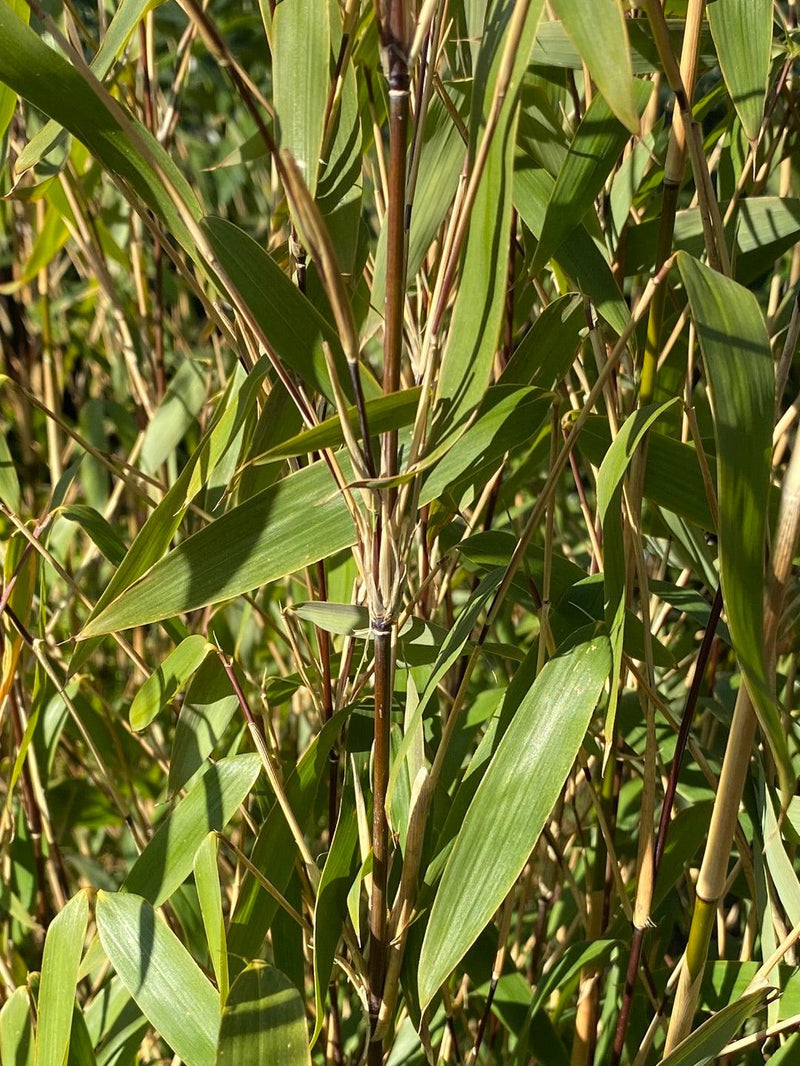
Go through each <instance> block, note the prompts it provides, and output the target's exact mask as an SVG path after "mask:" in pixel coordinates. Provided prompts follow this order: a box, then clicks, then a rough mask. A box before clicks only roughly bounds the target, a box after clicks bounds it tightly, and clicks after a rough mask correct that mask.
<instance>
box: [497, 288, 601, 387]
mask: <svg viewBox="0 0 800 1066" xmlns="http://www.w3.org/2000/svg"><path fill="white" fill-rule="evenodd" d="M585 330H586V311H585V308H584V306H583V300H582V299H581V298H580V296H578V295H576V294H575V293H566V294H565V295H564V296H559V297H558V298H557V299H555V300H553V302H552V303H550V304H548V305H547V307H545V308H544V310H543V311H542V313H541V314H540V315H539V316H538V317H537V319H536V321H535V322H534V323H533V325H532V326H531V328H530V329H529V330H528V332H527V333H526V334H525V336H524V337H523V338H522V340H521V341H520V342H519V344H518V345H517V348H516V350H515V351H514V354H513V355H512V356H511V358H510V359H509V361H508V363H507V364H506V367H505V370H504V371H503V373H502V375H501V377H500V381H499V382H498V384H500V385H505V384H512V383H514V384H517V385H537V386H538V387H539V388H541V389H552V388H553V387H554V386H555V385H556V384H558V382H559V381H561V379H562V378H563V377H564V375H565V374H566V372H567V371H568V370H569V368H570V366H571V365H572V363H573V362H574V361H575V356H576V355H577V352H578V347H579V345H580V340H581V333H582V332H584V331H585Z"/></svg>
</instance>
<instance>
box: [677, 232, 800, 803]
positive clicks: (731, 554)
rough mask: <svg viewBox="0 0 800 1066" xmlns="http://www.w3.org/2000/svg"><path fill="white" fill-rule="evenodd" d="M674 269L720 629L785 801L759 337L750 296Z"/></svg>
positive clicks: (764, 366)
mask: <svg viewBox="0 0 800 1066" xmlns="http://www.w3.org/2000/svg"><path fill="white" fill-rule="evenodd" d="M678 265H679V268H680V272H681V277H682V279H683V283H684V285H685V287H686V293H687V295H688V297H689V305H690V309H691V313H692V319H693V321H694V324H695V328H696V330H697V336H698V339H699V341H700V350H701V352H702V355H703V363H704V366H705V370H706V377H707V380H708V385H709V391H710V394H711V406H712V411H713V415H714V435H715V439H716V444H717V496H718V501H719V565H720V581H721V583H722V593H723V597H724V601H725V610H726V614H727V619H728V629H729V630H730V634H731V639H732V640H733V646H734V649H735V651H736V655H737V658H738V660H739V663H740V665H741V669H742V673H743V675H744V679H745V682H746V684H747V688H748V691H749V693H750V697H751V699H752V701H753V706H754V707H755V709H756V713H757V714H758V718H759V722H760V723H761V728H762V729H763V731H764V734H765V736H766V738H767V740H768V742H769V745H770V748H771V750H772V754H773V757H774V759H775V762H776V765H777V767H778V771H779V775H780V779H781V789H782V791H783V793H784V796H785V797H786V798H787V799H788V797H790V796H791V795H793V794H794V782H795V773H794V770H793V769H792V765H791V760H790V758H789V752H788V748H787V744H786V734H785V732H784V730H783V727H782V726H781V717H780V712H779V710H778V707H777V706H776V704H775V701H774V699H773V697H772V695H771V690H770V684H769V680H768V672H767V664H766V661H765V658H764V608H763V604H764V546H765V542H766V534H767V525H768V523H767V519H768V514H769V488H770V471H771V457H772V419H773V412H774V409H775V378H774V370H773V363H772V354H771V350H770V344H769V337H768V336H767V329H766V325H765V323H764V317H763V315H762V313H761V309H760V308H759V306H758V301H757V300H756V298H755V296H754V295H753V293H751V292H749V291H748V290H747V289H744V288H742V286H741V285H737V283H736V282H735V281H731V279H730V278H725V277H723V276H722V275H721V274H718V273H716V272H715V271H713V270H710V269H709V268H708V267H704V266H701V264H700V263H698V262H697V260H695V259H692V258H691V256H689V255H687V254H686V253H685V252H680V253H679V254H678Z"/></svg>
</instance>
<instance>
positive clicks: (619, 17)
mask: <svg viewBox="0 0 800 1066" xmlns="http://www.w3.org/2000/svg"><path fill="white" fill-rule="evenodd" d="M553 7H554V8H555V10H556V14H557V15H558V16H559V18H561V19H562V20H563V23H564V28H565V29H566V31H567V33H568V34H569V36H570V37H571V38H572V40H573V42H574V44H575V47H576V48H577V49H578V51H579V53H580V55H581V57H582V58H583V60H584V62H585V63H586V66H587V67H588V68H589V73H590V74H591V76H592V78H593V79H594V81H595V82H597V87H598V89H599V90H600V92H601V93H602V94H603V96H605V98H606V100H607V101H608V103H609V106H610V107H611V110H612V111H613V112H614V114H615V115H616V116H617V118H618V119H619V120H620V122H621V123H622V124H623V126H627V128H628V129H629V130H630V131H631V133H637V132H638V130H639V113H638V111H637V108H636V100H635V98H634V94H633V84H632V82H633V66H632V64H631V50H630V44H629V43H628V29H627V25H626V20H625V14H624V12H623V10H622V3H621V2H620V0H597V2H596V3H594V4H592V6H591V9H587V7H586V5H585V3H584V2H583V0H553Z"/></svg>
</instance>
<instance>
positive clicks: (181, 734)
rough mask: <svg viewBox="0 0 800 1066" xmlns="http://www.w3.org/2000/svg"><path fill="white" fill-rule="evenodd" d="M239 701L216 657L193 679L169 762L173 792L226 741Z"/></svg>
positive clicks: (211, 656) (176, 730)
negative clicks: (227, 731) (223, 738)
mask: <svg viewBox="0 0 800 1066" xmlns="http://www.w3.org/2000/svg"><path fill="white" fill-rule="evenodd" d="M238 706H239V701H238V699H237V698H236V695H235V694H234V693H233V692H232V691H231V683H230V679H229V678H228V675H227V674H226V673H225V671H224V669H223V668H222V663H221V662H220V661H219V658H218V657H217V656H216V655H210V656H209V657H208V658H207V659H206V660H205V661H204V662H203V664H202V666H201V667H200V669H199V670H198V671H197V673H196V674H195V675H194V677H193V678H192V680H191V682H190V683H189V687H188V689H187V690H186V695H185V696H184V698H183V706H182V707H181V711H180V714H179V715H178V724H177V725H176V727H175V736H174V738H173V741H172V753H171V755H170V760H169V786H168V787H169V791H170V793H171V794H174V793H176V792H177V791H178V790H179V789H181V788H183V786H184V785H185V784H186V782H187V781H188V780H189V778H190V777H192V775H193V774H195V773H197V771H198V770H199V769H200V767H201V766H202V765H203V763H204V762H205V761H206V759H207V758H208V756H209V755H210V754H211V752H212V751H213V750H214V748H215V747H216V746H217V744H218V743H219V741H220V740H221V739H222V734H223V733H224V732H225V730H226V728H227V727H228V723H229V722H230V720H231V718H233V716H234V714H235V713H236V709H237V707H238Z"/></svg>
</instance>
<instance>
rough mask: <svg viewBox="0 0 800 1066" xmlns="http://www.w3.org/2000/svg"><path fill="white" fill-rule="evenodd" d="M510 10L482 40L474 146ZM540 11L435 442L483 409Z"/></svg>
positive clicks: (528, 32) (500, 132) (463, 300)
mask: <svg viewBox="0 0 800 1066" xmlns="http://www.w3.org/2000/svg"><path fill="white" fill-rule="evenodd" d="M512 7H513V5H505V6H503V5H499V6H498V7H497V8H496V9H495V13H494V14H493V16H492V19H491V20H490V25H489V26H488V28H487V30H486V32H485V34H484V36H483V39H482V43H481V55H480V57H479V63H478V72H477V74H476V88H475V92H474V100H473V121H472V130H471V136H472V138H473V140H479V137H480V135H481V133H482V128H483V125H484V124H483V122H482V119H483V118H484V117H485V112H482V111H481V106H480V104H481V101H482V98H481V96H480V89H479V86H483V87H484V88H485V92H486V98H485V107H486V108H487V109H488V108H489V107H490V106H491V105H490V102H489V101H490V100H491V95H492V92H493V89H494V86H495V84H496V82H497V73H498V71H497V67H498V64H499V60H500V57H501V56H502V54H503V48H504V45H505V41H506V36H507V33H508V28H507V25H506V23H507V20H508V19H509V16H510V12H511V10H512ZM543 7H544V4H543V3H542V0H531V3H530V7H529V10H528V15H527V19H526V22H525V27H524V30H523V33H522V36H521V39H520V42H519V48H518V49H517V52H516V54H515V57H514V70H513V73H512V78H511V82H510V85H509V89H508V93H507V97H506V101H505V103H504V105H503V108H502V110H501V113H500V118H499V120H498V123H497V128H496V130H495V133H494V137H493V139H492V144H491V148H490V150H489V155H488V158H487V160H486V166H485V169H484V171H483V174H482V177H481V180H480V184H479V186H478V191H477V195H476V198H475V204H474V207H473V209H472V214H471V216H470V223H469V231H468V234H467V239H466V250H465V252H464V260H463V264H462V275H461V284H460V285H459V288H458V295H457V297H456V302H455V305H454V308H453V318H452V321H451V325H450V330H449V333H448V341H447V347H446V349H445V352H444V356H443V358H442V367H441V371H440V374H439V379H438V386H437V400H438V401H439V404H440V410H441V411H442V416H441V421H440V426H439V432H438V435H439V437H442V436H445V435H447V434H448V433H449V432H450V431H451V430H453V429H457V428H458V426H459V425H460V424H462V423H463V421H464V419H465V418H466V416H467V415H468V414H469V412H470V411H471V409H472V408H474V406H476V405H477V403H478V402H480V400H481V398H482V397H483V394H484V392H485V389H486V385H487V383H488V381H489V374H490V372H491V367H492V362H493V360H494V353H495V350H496V348H497V343H498V338H499V335H500V326H501V323H502V318H503V308H504V306H505V298H506V276H507V266H506V265H507V262H508V249H509V245H510V240H511V211H512V207H513V179H514V163H513V160H514V145H515V143H516V133H517V122H518V118H519V112H518V108H517V106H516V97H517V90H518V88H519V84H520V81H521V78H522V74H523V73H524V71H525V67H526V66H527V61H528V56H529V55H530V52H531V48H532V47H533V41H534V38H535V36H536V27H537V26H538V24H539V18H540V16H541V13H542V9H543ZM473 149H474V144H473Z"/></svg>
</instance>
